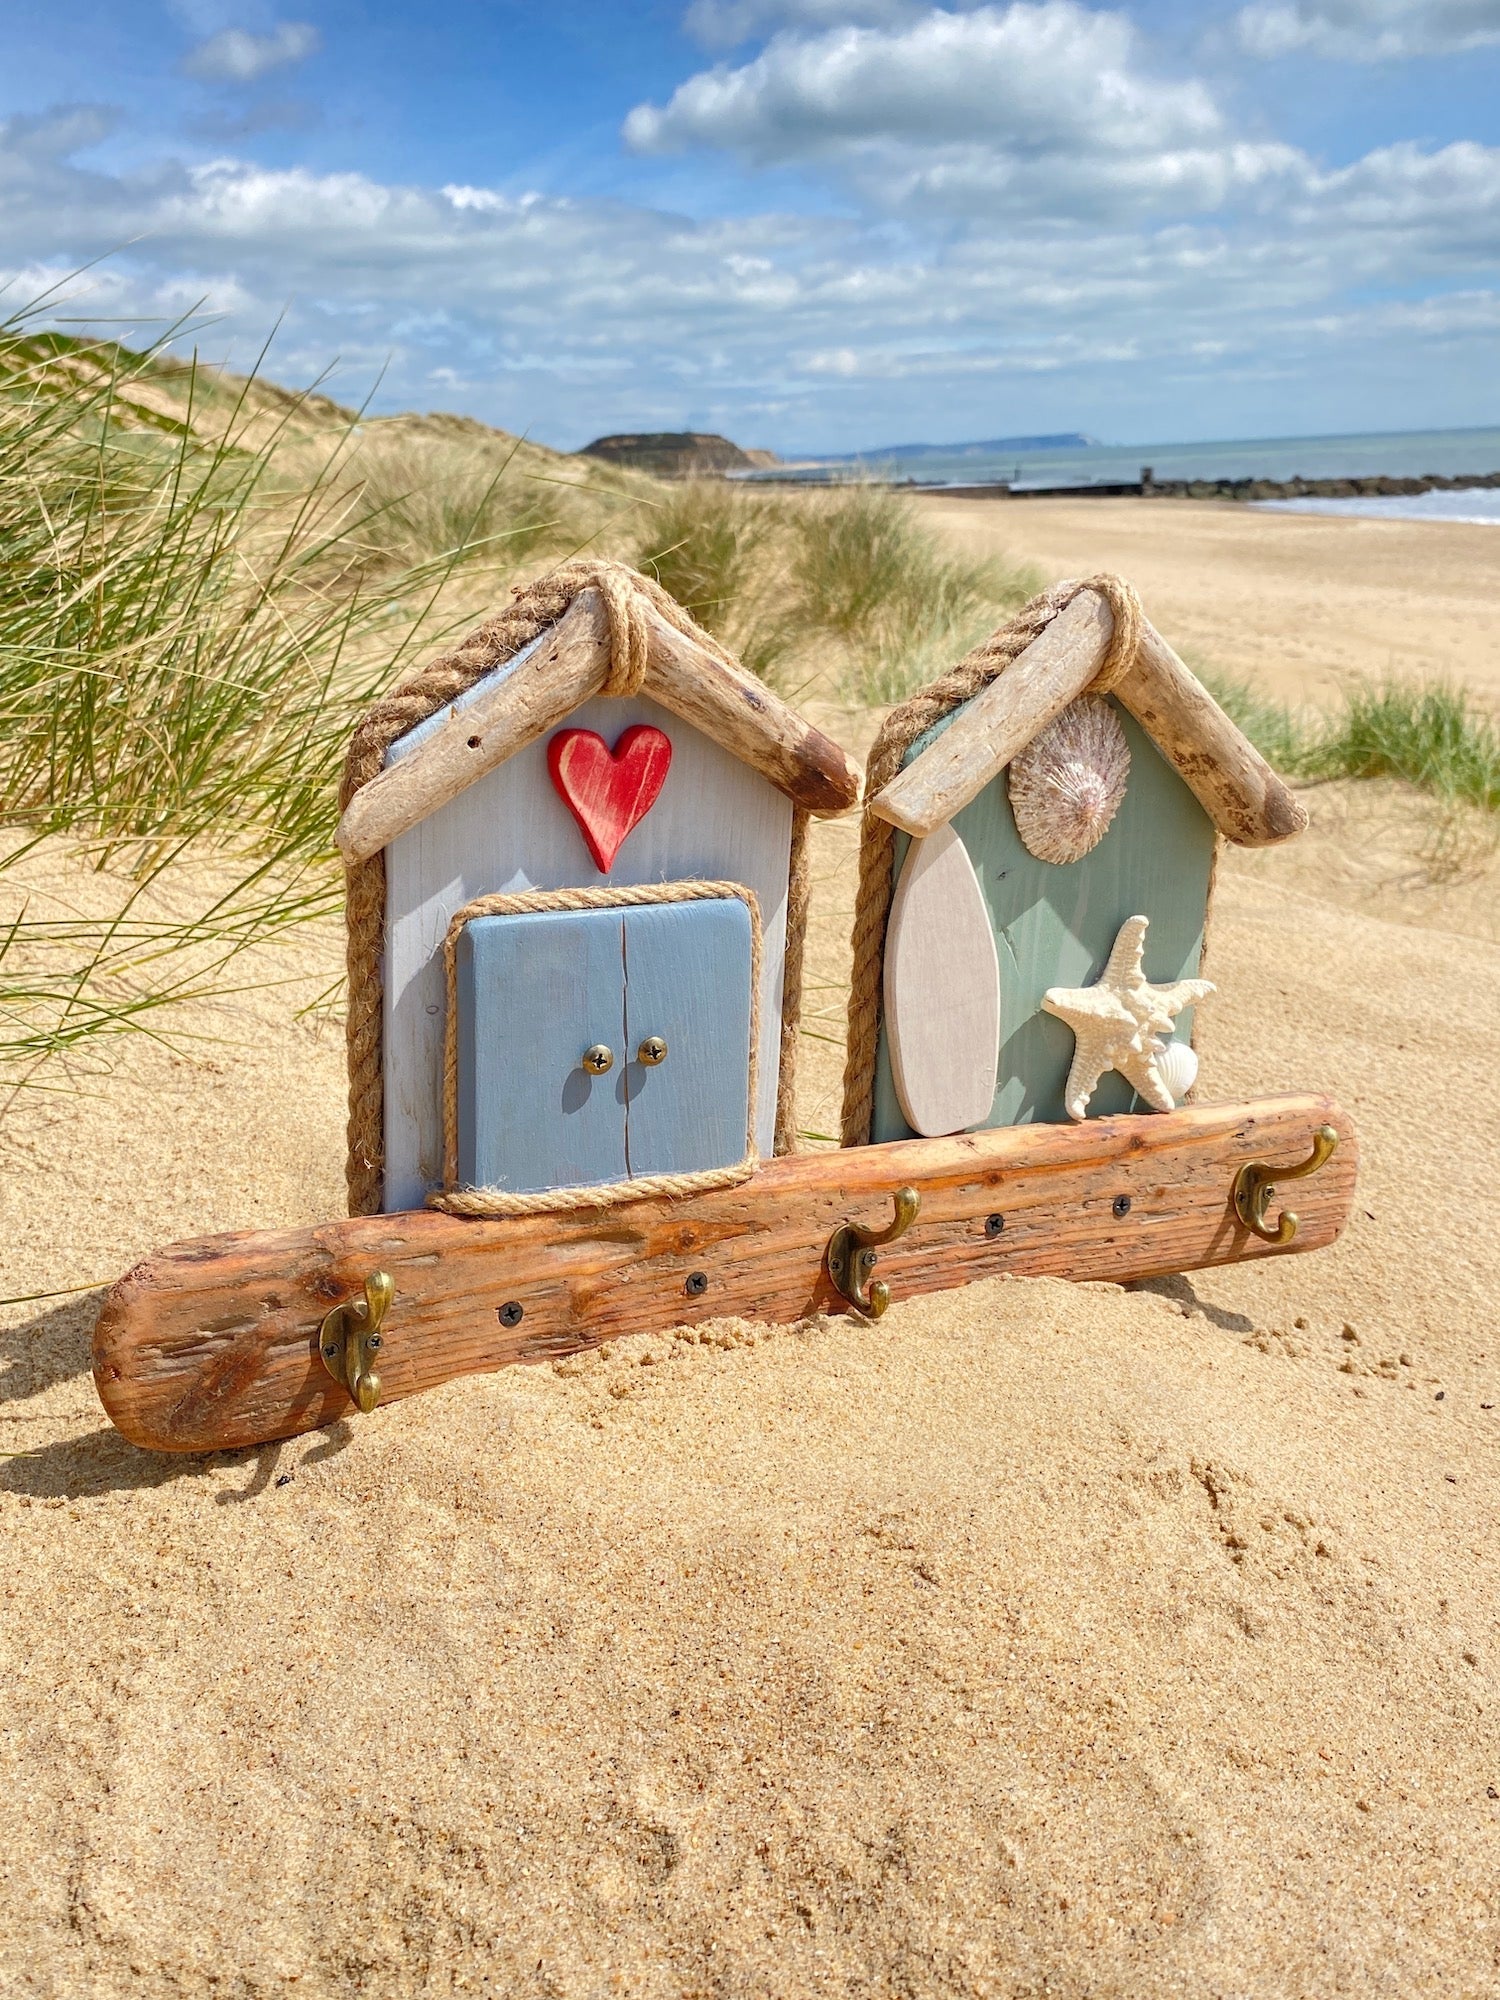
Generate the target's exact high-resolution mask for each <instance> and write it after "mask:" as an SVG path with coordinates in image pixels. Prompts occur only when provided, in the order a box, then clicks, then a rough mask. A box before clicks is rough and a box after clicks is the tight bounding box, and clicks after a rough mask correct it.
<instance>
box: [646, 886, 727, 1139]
mask: <svg viewBox="0 0 1500 2000" xmlns="http://www.w3.org/2000/svg"><path fill="white" fill-rule="evenodd" d="M624 915H625V1051H624V1053H625V1056H626V1063H625V1069H624V1075H623V1078H622V1083H623V1087H624V1092H625V1146H626V1153H627V1156H628V1171H629V1173H630V1174H631V1175H633V1176H639V1175H641V1174H692V1173H701V1172H703V1171H705V1170H706V1169H708V1168H710V1167H732V1166H734V1165H735V1164H736V1162H737V1161H740V1160H743V1159H744V1157H745V1153H746V1150H747V1146H748V1138H747V1131H746V1126H747V1118H746V1107H747V1102H748V1098H749V1091H750V995H751V972H750V967H751V958H752V953H753V949H754V945H753V939H752V937H751V930H750V912H749V910H748V908H747V907H746V906H745V904H743V903H741V902H737V901H732V900H729V899H727V898H724V899H720V900H718V901H714V902H702V903H658V904H657V905H655V906H654V907H652V906H651V905H649V904H648V905H646V906H644V907H642V908H639V909H633V910H627V911H625V913H624ZM651 1035H658V1036H660V1037H661V1039H662V1040H663V1041H664V1042H665V1043H666V1045H667V1057H666V1061H665V1062H663V1063H659V1064H657V1065H656V1066H655V1067H652V1066H649V1065H647V1064H645V1063H642V1062H640V1061H638V1060H637V1054H636V1052H637V1050H638V1049H639V1048H640V1045H641V1043H642V1042H643V1041H645V1040H646V1039H647V1037H648V1036H651Z"/></svg>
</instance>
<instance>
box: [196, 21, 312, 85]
mask: <svg viewBox="0 0 1500 2000" xmlns="http://www.w3.org/2000/svg"><path fill="white" fill-rule="evenodd" d="M322 45H323V38H322V36H321V35H320V34H319V33H318V31H317V29H316V28H315V27H313V25H312V24H311V22H309V21H281V22H279V23H278V24H277V26H276V27H274V28H273V29H272V30H271V32H270V33H269V34H268V35H253V34H251V33H250V32H249V30H248V29H245V28H221V29H220V30H219V32H218V33H217V34H216V35H210V36H209V37H208V39H207V41H204V42H199V44H198V45H197V47H196V48H193V49H190V50H189V51H188V53H187V54H186V55H185V56H184V57H183V59H182V67H183V69H184V71H185V72H186V73H187V75H189V76H192V77H197V78H198V80H199V81H200V82H201V83H259V81H260V79H261V78H262V77H263V76H269V75H270V74H271V72H272V70H277V69H285V68H287V67H288V65H290V64H292V63H299V62H305V61H306V60H307V58H308V57H309V56H311V55H316V54H317V52H318V50H319V49H320V48H321V47H322Z"/></svg>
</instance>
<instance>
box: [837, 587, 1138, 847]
mask: <svg viewBox="0 0 1500 2000" xmlns="http://www.w3.org/2000/svg"><path fill="white" fill-rule="evenodd" d="M1114 623H1115V621H1114V613H1113V612H1112V611H1111V610H1110V608H1109V606H1108V605H1107V604H1106V603H1105V601H1104V599H1103V598H1102V597H1101V596H1100V595H1099V593H1098V592H1097V591H1095V590H1081V591H1080V592H1079V593H1078V595H1077V596H1076V597H1075V598H1074V599H1073V601H1072V603H1071V604H1069V605H1067V606H1066V607H1065V608H1064V609H1063V610H1062V611H1060V612H1059V613H1058V615H1057V617H1056V618H1054V619H1053V621H1052V623H1051V624H1050V625H1049V626H1048V627H1047V629H1046V630H1045V631H1044V632H1043V633H1042V634H1041V636H1040V637H1039V638H1036V639H1033V640H1032V642H1031V644H1030V645H1029V646H1028V647H1027V648H1026V650H1025V652H1024V653H1020V654H1018V655H1017V656H1016V658H1015V659H1014V660H1012V661H1011V663H1010V665H1009V666H1008V667H1007V668H1006V670H1005V672H1004V673H1003V674H1001V675H1000V676H999V678H998V679H996V680H993V681H991V682H990V684H989V686H988V687H987V688H984V689H983V690H981V692H980V693H979V694H977V695H975V696H974V698H973V699H972V700H971V701H968V702H966V703H965V704H964V706H963V708H962V709H961V710H959V711H958V718H957V720H956V721H955V722H954V723H953V725H952V727H951V728H949V729H947V730H945V731H944V733H943V735H942V736H941V737H939V738H937V739H936V740H935V741H934V742H933V743H932V744H931V745H930V747H929V748H928V749H927V750H926V751H925V753H924V754H923V755H922V756H920V757H916V758H912V759H910V760H909V761H908V762H907V763H906V764H904V765H903V766H902V768H901V770H900V771H898V772H897V774H896V776H895V777H894V778H892V779H891V781H890V783H889V784H888V785H886V786H885V787H884V789H883V790H881V791H879V792H877V793H876V795H875V797H874V798H873V799H872V800H871V802H870V810H871V811H872V812H874V813H878V814H879V816H880V817H881V818H882V819H885V820H889V821H890V823H891V825H892V826H896V827H899V828H900V829H901V830H902V831H903V832H905V833H910V834H914V835H916V836H918V837H920V836H922V835H924V834H929V833H932V832H933V831H935V829H936V828H938V827H940V826H944V825H946V824H947V822H948V821H949V820H950V819H952V817H953V815H954V814H955V813H956V812H959V811H961V810H962V808H963V807H964V806H966V805H967V804H968V803H969V801H970V800H971V799H972V798H974V797H975V796H976V795H977V794H978V793H979V792H981V791H982V790H983V789H984V787H985V786H986V785H987V784H989V782H990V780H991V779H992V778H994V777H996V776H997V775H998V774H999V773H1000V772H1001V771H1003V770H1004V769H1005V767H1006V765H1007V764H1008V763H1009V762H1010V760H1011V758H1012V757H1014V756H1016V755H1017V753H1018V752H1019V751H1021V750H1024V749H1025V747H1026V745H1027V744H1028V743H1029V742H1030V741H1031V739H1032V737H1033V736H1035V735H1036V733H1037V731H1038V730H1039V729H1043V728H1045V727H1046V725H1047V724H1048V723H1049V722H1050V721H1051V720H1052V718H1053V717H1054V716H1055V715H1061V714H1062V712H1063V710H1064V709H1065V708H1066V707H1067V705H1068V703H1069V702H1070V701H1073V700H1075V699H1076V698H1077V697H1078V696H1079V695H1081V694H1082V693H1083V691H1084V689H1085V688H1086V687H1087V686H1088V684H1089V682H1090V681H1091V680H1093V678H1094V676H1095V675H1096V674H1097V673H1098V671H1099V666H1100V662H1101V661H1102V660H1103V658H1104V655H1105V651H1106V649H1107V648H1108V645H1109V641H1110V637H1111V635H1112V634H1113V632H1114Z"/></svg>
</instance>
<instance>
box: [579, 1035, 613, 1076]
mask: <svg viewBox="0 0 1500 2000" xmlns="http://www.w3.org/2000/svg"><path fill="white" fill-rule="evenodd" d="M583 1066H584V1068H585V1069H586V1070H588V1071H589V1073H590V1074H591V1075H592V1076H607V1075H608V1074H609V1072H610V1071H611V1070H612V1069H613V1068H614V1066H615V1052H614V1050H613V1049H607V1048H606V1047H605V1046H604V1044H603V1042H595V1044H594V1046H593V1047H592V1048H591V1049H585V1050H584V1052H583Z"/></svg>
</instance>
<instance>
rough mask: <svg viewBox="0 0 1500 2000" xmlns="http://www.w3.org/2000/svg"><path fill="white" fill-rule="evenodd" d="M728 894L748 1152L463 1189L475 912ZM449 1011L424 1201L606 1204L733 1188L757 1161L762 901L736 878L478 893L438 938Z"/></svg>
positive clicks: (506, 1208) (460, 1211) (459, 1209)
mask: <svg viewBox="0 0 1500 2000" xmlns="http://www.w3.org/2000/svg"><path fill="white" fill-rule="evenodd" d="M729 898H733V899H735V900H736V901H738V902H741V903H743V904H744V905H745V907H746V909H747V910H748V911H749V912H750V1083H749V1092H748V1097H747V1100H746V1111H745V1154H744V1158H743V1159H740V1160H737V1161H736V1162H735V1163H734V1165H733V1166H729V1167H705V1168H702V1169H700V1170H699V1171H698V1172H696V1173H690V1174H640V1175H637V1176H636V1177H635V1178H633V1179H630V1180H623V1181H605V1182H590V1183H587V1184H585V1185H583V1186H580V1187H568V1188H538V1189H535V1190H533V1191H530V1192H527V1193H524V1194H511V1193H508V1192H507V1191H506V1190H505V1189H504V1188H472V1187H471V1188H460V1187H458V1186H457V1185H456V1182H457V1180H458V940H459V936H460V934H461V932H462V931H463V929H464V927H465V925H466V924H469V923H472V922H473V920H474V919H475V918H476V917H515V916H533V915H542V914H545V913H546V912H548V911H551V910H615V909H634V908H639V907H640V906H641V905H643V904H650V903H703V902H724V901H726V900H727V899H729ZM443 966H444V973H445V979H446V985H447V995H448V1012H447V1019H446V1021H445V1022H444V1025H443V1182H444V1186H443V1187H442V1189H440V1190H434V1192H433V1193H431V1194H429V1195H428V1197H427V1206H428V1207H429V1208H440V1209H443V1210H445V1211H446V1212H447V1213H448V1214H449V1215H476V1216H482V1215H543V1214H546V1213H548V1212H549V1211H551V1210H553V1209H567V1208H607V1207H608V1206H609V1205H610V1204H611V1203H612V1202H616V1201H631V1200H641V1199H643V1198H644V1197H646V1196H647V1195H683V1194H696V1193H698V1192H699V1190H700V1189H703V1188H713V1187H733V1186H734V1185H735V1184H736V1183H737V1182H739V1181H743V1180H748V1179H749V1177H750V1175H751V1174H753V1173H754V1172H755V1169H756V1168H757V1167H758V1166H759V1165H760V1154H759V1152H758V1151H757V1149H756V1144H755V1107H756V1091H757V1085H758V1082H759V1070H760V975H761V926H760V904H759V902H758V901H757V899H756V896H755V892H754V890H753V889H747V888H745V887H744V886H743V884H742V883H739V882H660V883H642V884H640V885H638V886H631V887H625V888H618V889H612V888H610V887H608V886H607V885H606V884H600V885H599V886H597V887H594V888H589V889H522V890H516V891H513V892H511V893H509V894H496V895H491V896H475V897H474V898H473V900H472V901H471V902H468V903H465V904H464V905H463V907H462V908H461V909H458V910H455V911H454V913H453V915H452V917H451V918H450V919H449V922H448V931H447V935H446V936H445V937H444V939H443Z"/></svg>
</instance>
